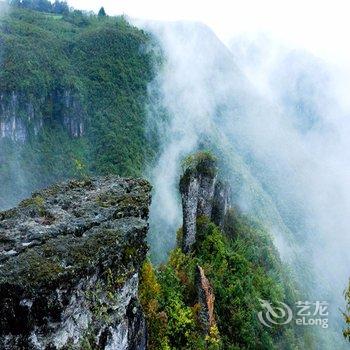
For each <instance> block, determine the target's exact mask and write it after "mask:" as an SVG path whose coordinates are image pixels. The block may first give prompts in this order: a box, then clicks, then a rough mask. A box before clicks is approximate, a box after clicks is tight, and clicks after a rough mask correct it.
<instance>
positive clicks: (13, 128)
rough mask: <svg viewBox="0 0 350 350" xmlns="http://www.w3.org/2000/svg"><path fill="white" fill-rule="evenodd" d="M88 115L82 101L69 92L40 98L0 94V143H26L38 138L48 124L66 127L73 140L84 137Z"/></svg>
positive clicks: (65, 91) (56, 92)
mask: <svg viewBox="0 0 350 350" xmlns="http://www.w3.org/2000/svg"><path fill="white" fill-rule="evenodd" d="M84 119H85V112H84V108H83V106H82V102H81V101H80V98H78V97H77V96H76V95H75V94H74V93H72V92H71V91H70V90H64V91H62V92H61V91H54V92H52V93H51V94H49V95H48V96H43V97H41V98H33V97H31V98H29V97H27V96H25V95H24V94H21V93H16V92H12V93H10V94H8V93H7V94H5V93H2V94H0V140H1V139H4V138H8V139H11V140H12V141H15V142H20V143H24V142H26V141H27V139H28V137H29V135H31V134H34V135H37V134H38V133H39V132H40V130H41V129H42V127H43V126H44V123H45V121H51V122H57V123H59V124H61V125H63V126H64V127H65V128H66V129H67V131H68V132H69V134H70V135H71V136H72V137H80V136H83V135H84V132H85V130H84Z"/></svg>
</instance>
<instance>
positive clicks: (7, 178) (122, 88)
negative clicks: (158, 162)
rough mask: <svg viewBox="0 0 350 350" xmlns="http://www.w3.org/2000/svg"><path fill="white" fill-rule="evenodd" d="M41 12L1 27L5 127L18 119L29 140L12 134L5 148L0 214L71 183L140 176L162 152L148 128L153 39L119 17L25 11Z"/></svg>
mask: <svg viewBox="0 0 350 350" xmlns="http://www.w3.org/2000/svg"><path fill="white" fill-rule="evenodd" d="M44 3H45V2H44ZM28 4H30V5H28ZM36 4H38V5H36ZM57 4H58V3H57ZM57 4H56V5H57ZM59 4H61V3H59ZM39 5H40V11H45V8H43V7H42V6H43V5H42V3H41V2H40V1H39V2H38V3H37V2H28V3H27V2H20V4H18V6H15V7H11V10H10V11H8V12H7V13H6V15H4V17H2V18H1V22H0V42H1V61H0V64H1V69H0V90H1V94H2V95H1V110H2V118H3V120H4V123H5V124H4V125H5V126H4V128H7V129H11V128H12V127H13V125H14V124H13V115H16V118H17V120H16V121H17V128H19V126H22V129H24V131H23V132H24V133H25V139H26V142H24V143H19V144H18V143H17V142H15V143H14V141H16V140H14V139H15V137H12V136H13V133H16V132H17V130H16V128H15V129H11V130H10V133H12V134H11V135H10V137H5V138H2V139H0V142H1V150H0V174H1V182H2V184H3V186H1V189H0V192H1V193H0V207H4V206H5V203H6V202H7V204H10V203H15V201H16V200H17V199H18V198H21V197H23V196H24V195H25V194H28V193H29V192H30V191H31V190H32V189H34V188H38V187H41V186H45V185H47V184H49V183H52V182H54V181H57V180H61V179H64V178H68V177H72V176H84V175H87V174H106V173H115V174H119V175H129V176H132V175H140V174H141V171H142V170H143V169H144V167H145V164H146V163H147V162H148V161H149V160H150V159H151V158H152V157H153V156H154V154H155V150H156V148H157V144H156V141H155V140H154V139H153V140H152V135H148V137H146V134H145V129H144V125H145V122H146V117H147V116H146V113H147V112H146V104H147V98H148V96H147V84H148V83H149V82H150V81H151V80H152V78H153V76H154V65H155V56H154V55H152V54H150V52H149V50H148V47H149V45H151V37H150V35H149V34H147V33H145V32H143V31H141V30H139V29H137V28H135V27H133V26H131V25H130V24H129V23H127V21H126V20H125V19H124V18H123V17H107V16H96V15H92V14H85V13H82V12H81V11H74V10H71V11H67V12H65V11H64V12H63V13H56V12H55V13H53V12H52V11H54V10H53V9H54V6H55V4H53V5H52V6H53V8H52V11H51V10H50V11H48V12H38V11H32V10H28V9H27V7H29V8H31V7H33V6H34V8H36V7H35V6H39ZM28 114H31V117H29V116H28ZM11 118H12V119H11ZM39 129H40V132H38V131H39ZM5 155H6V156H5ZM18 164H21V167H20V168H19V167H18Z"/></svg>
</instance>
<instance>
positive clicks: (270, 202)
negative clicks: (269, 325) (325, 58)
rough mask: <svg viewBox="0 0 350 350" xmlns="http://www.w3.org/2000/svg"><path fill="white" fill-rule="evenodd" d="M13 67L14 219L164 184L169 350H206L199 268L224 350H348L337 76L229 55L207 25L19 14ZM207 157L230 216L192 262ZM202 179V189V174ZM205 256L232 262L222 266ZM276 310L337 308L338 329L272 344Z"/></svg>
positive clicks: (264, 45) (159, 217)
mask: <svg viewBox="0 0 350 350" xmlns="http://www.w3.org/2000/svg"><path fill="white" fill-rule="evenodd" d="M0 59H1V60H0V183H1V186H0V209H5V208H8V207H11V206H13V205H14V204H17V202H18V201H19V200H20V199H23V198H24V197H26V196H28V195H29V193H30V192H32V191H34V190H38V189H40V188H42V187H45V186H48V185H51V184H53V183H55V182H58V181H62V180H67V179H71V178H77V179H86V178H88V177H91V176H98V175H111V174H113V175H120V176H127V177H140V176H144V177H146V178H148V179H149V180H150V182H151V184H152V186H153V194H152V198H153V199H152V204H151V208H150V231H149V233H148V238H147V239H148V242H149V244H150V257H151V260H152V262H153V263H154V264H155V265H158V264H160V263H164V266H161V267H160V268H159V269H157V267H154V268H153V267H152V265H151V264H150V262H145V265H144V267H143V268H142V269H141V272H140V276H141V277H142V278H141V282H142V283H141V290H143V293H144V294H142V293H141V294H142V295H141V302H142V303H143V307H144V308H145V310H146V318H147V317H148V322H150V324H151V327H154V329H153V328H151V330H150V332H154V333H152V334H153V336H154V335H155V336H154V338H152V339H153V340H154V339H156V338H157V337H158V336H159V339H163V340H164V343H163V345H162V346H163V347H158V348H159V349H160V348H169V346H170V348H174V349H178V348H184V349H185V348H186V349H199V348H200V346H203V348H206V346H207V345H208V344H207V343H206V341H204V342H203V339H202V337H201V336H199V334H200V331H199V330H198V329H197V328H196V327H197V326H195V325H197V323H196V321H195V320H196V317H197V316H196V313H195V308H196V304H195V297H194V295H196V294H195V288H196V286H195V284H196V283H197V282H198V281H197V280H195V279H194V274H195V271H197V270H195V269H196V268H197V267H196V265H197V264H198V265H199V264H201V265H203V266H204V267H205V269H207V272H208V273H207V275H208V276H209V279H210V280H211V281H212V282H213V284H214V294H215V293H217V300H218V302H217V310H218V311H217V314H216V317H217V318H218V329H216V331H218V332H219V333H220V332H221V336H220V337H221V338H220V337H219V336H217V335H212V334H209V335H210V336H212V338H210V339H212V340H213V344H211V345H213V347H212V348H213V349H214V348H215V349H216V348H217V347H215V346H219V345H218V344H221V345H220V346H222V348H225V349H226V348H227V349H228V348H230V349H231V348H232V349H239V348H242V349H243V348H254V347H255V348H266V349H272V348H279V346H282V345H281V344H284V345H283V346H287V345H285V338H286V339H292V340H290V341H291V342H292V341H293V342H294V341H295V343H293V344H294V345H293V344H288V345H289V346H290V348H296V347H293V346H308V347H310V348H315V349H316V348H322V349H331V348H332V346H334V344H336V346H337V348H339V349H341V348H342V347H343V345H344V344H343V339H342V336H341V327H342V315H341V314H340V312H339V310H338V309H339V307H342V306H343V296H342V291H343V289H344V286H345V285H346V283H347V278H348V271H347V266H348V263H349V258H348V254H347V246H348V243H349V241H348V238H347V235H346V232H347V229H348V227H349V225H348V224H349V222H348V220H349V219H347V215H346V213H347V209H348V208H350V203H349V199H348V197H347V196H346V193H350V192H347V191H348V186H347V184H348V181H347V180H346V171H343V169H346V170H350V169H348V166H347V163H346V158H347V156H348V154H347V152H348V151H347V149H348V148H347V147H346V146H347V141H346V140H347V134H346V131H347V129H346V128H341V127H339V125H347V124H346V122H345V120H346V118H345V117H346V115H345V114H344V112H343V111H342V109H341V106H339V105H338V102H337V99H336V96H335V94H333V93H332V91H333V87H334V85H333V81H332V80H331V74H330V69H331V68H329V67H328V66H327V64H326V63H325V62H322V61H320V60H318V59H316V58H315V57H313V56H312V55H309V54H308V53H305V52H304V51H299V50H285V49H284V48H283V49H281V48H280V47H279V46H278V44H274V43H271V42H268V41H266V40H265V39H259V40H258V41H257V42H253V43H252V42H249V40H247V39H246V38H241V39H237V40H236V41H235V42H233V43H232V45H231V46H230V48H228V47H227V46H225V45H224V44H223V43H222V42H221V41H220V40H219V39H218V38H217V36H216V35H215V34H214V33H213V32H212V31H211V30H210V29H209V28H208V27H206V26H205V25H203V24H200V23H191V22H174V23H160V22H147V23H144V22H139V21H135V22H134V25H132V24H130V23H129V22H128V20H127V19H126V18H124V17H108V16H103V17H101V16H95V15H93V14H85V13H82V12H80V11H68V12H67V11H65V12H64V13H47V12H36V11H31V10H28V9H23V8H17V7H11V8H10V10H8V11H7V13H5V14H4V15H3V16H2V17H1V19H0ZM333 115H335V116H336V117H337V121H341V122H343V123H338V124H336V123H335V122H333V121H332V120H333V119H332V117H333ZM341 150H344V151H343V152H341ZM195 152H199V153H198V154H199V155H201V154H205V155H206V157H209V158H210V159H211V157H213V158H215V160H216V161H217V171H218V174H217V175H218V179H220V181H222V183H223V184H225V186H226V185H227V188H229V190H227V192H228V193H230V198H229V199H227V202H229V203H231V209H232V211H231V212H230V213H231V214H230V215H231V216H230V218H229V220H228V226H227V227H225V228H223V227H221V226H220V225H219V224H217V223H215V222H214V221H213V220H212V218H210V217H209V218H207V221H206V220H205V219H203V218H201V215H198V216H195V218H194V222H192V225H193V226H196V225H197V219H198V225H199V227H198V232H199V234H200V235H201V236H200V237H202V238H203V241H199V242H198V246H199V247H201V248H198V250H195V251H194V252H193V254H192V255H191V256H187V255H186V254H184V253H186V252H181V245H179V239H180V240H181V232H183V231H181V230H183V228H181V226H182V224H183V209H182V206H181V198H182V199H183V196H184V194H183V192H181V191H180V192H179V180H180V177H181V176H185V175H186V171H187V170H186V169H187V167H188V166H189V169H190V170H191V169H192V170H193V169H197V168H196V167H197V166H198V164H197V163H196V162H197V160H196V159H197V158H196V156H193V158H191V157H190V160H191V162H194V164H195V165H193V164H191V162H188V158H187V157H188V156H189V155H191V154H193V153H195ZM201 152H204V153H201ZM206 152H209V153H206ZM208 154H210V156H208ZM211 155H213V156H211ZM186 159H187V162H186ZM193 159H194V161H193ZM199 159H201V158H199ZM184 160H185V161H184ZM200 162H201V160H199V164H201V163H200ZM192 170H191V171H192ZM201 170H203V169H202V168H201ZM215 171H216V170H215ZM194 173H195V174H197V175H198V179H199V180H198V179H197V180H196V179H195V180H193V181H194V182H196V181H198V183H201V181H202V176H203V174H201V172H200V171H198V169H197V170H195V172H194ZM204 174H206V172H204ZM192 175H193V174H192ZM334 178H337V179H338V180H339V181H338V182H337V183H335V182H334ZM215 181H216V180H215ZM224 188H226V187H224ZM188 191H189V190H188ZM198 191H200V190H198ZM203 191H204V190H203ZM204 192H205V193H209V192H210V190H208V188H206V189H205V191H204ZM206 199H208V198H206ZM109 204H111V205H113V203H109ZM182 204H183V203H182ZM33 205H34V206H35V205H36V204H35V203H34V204H33ZM37 211H38V212H39V214H40V208H39V209H38V208H37ZM196 214H197V212H196ZM225 215H226V213H225ZM201 220H202V221H201ZM335 222H336V227H334V223H335ZM179 228H180V230H179V231H178V236H177V237H176V231H177V230H178V229H179ZM179 237H180V238H179ZM237 238H239V239H237ZM210 240H213V241H210ZM203 242H206V243H205V244H213V247H216V248H217V247H219V248H220V249H219V248H218V249H217V250H215V252H214V253H215V254H214V253H213V254H212V255H211V250H210V249H211V246H206V245H205V244H204V243H203ZM215 243H217V245H215ZM216 248H215V249H216ZM179 249H180V250H179ZM130 251H132V247H130ZM169 256H170V259H169ZM222 262H225V263H222ZM221 263H222V264H221ZM230 264H231V265H232V266H231V265H230ZM235 264H238V265H239V268H236V265H235ZM138 266H139V265H138ZM215 269H218V271H219V270H220V269H221V270H220V275H219V276H216V275H215V273H213V271H214V272H215V271H216V270H215ZM257 271H258V272H257ZM196 273H197V272H196ZM225 276H228V277H227V281H228V282H226V280H225ZM247 276H248V277H247ZM249 276H251V279H249ZM202 277H203V276H202ZM204 277H205V276H204ZM204 277H203V279H202V282H203V281H206V280H205V279H204ZM205 278H207V277H205ZM260 278H261V279H260ZM196 281H197V282H196ZM252 281H253V282H252ZM203 283H204V282H203ZM236 283H237V284H236ZM204 284H205V283H204ZM231 286H234V288H232V289H230V288H231ZM242 286H244V287H242ZM142 288H144V289H142ZM215 288H216V289H215ZM245 288H247V289H245ZM246 291H247V293H246ZM151 292H152V293H153V292H154V294H152V295H150V294H149V293H151ZM229 293H236V294H235V295H233V296H231V295H229ZM246 295H249V297H251V298H253V299H254V300H253V303H250V300H248V299H247V298H246ZM235 297H236V304H234V303H233V304H231V302H232V300H234V298H235ZM270 297H271V298H272V299H273V300H274V301H276V302H277V301H278V298H280V299H281V300H280V301H284V302H288V303H290V302H293V301H297V299H296V298H300V299H299V300H301V299H303V300H327V301H329V302H330V303H331V304H332V305H331V307H330V309H331V315H330V320H331V321H332V325H331V326H330V327H329V329H328V330H324V329H321V330H317V329H316V330H311V331H310V333H309V332H306V331H305V333H304V331H303V332H301V331H300V333H298V330H297V329H294V328H293V327H292V328H291V330H290V333H288V332H289V331H288V332H286V333H283V335H282V336H281V334H282V333H279V330H278V328H273V329H272V330H266V329H263V328H262V325H261V324H259V323H258V322H256V317H255V316H256V315H255V314H254V312H255V311H256V310H255V309H254V308H252V307H251V304H252V305H255V306H256V307H258V301H259V298H260V299H264V298H270ZM225 300H226V301H225ZM174 301H175V303H174ZM226 304H227V305H230V307H227V308H226V307H225V305H226ZM235 307H237V308H236V309H235ZM245 309H248V310H249V311H247V313H245V312H246V311H245ZM174 310H175V311H174ZM231 313H232V315H231ZM164 314H165V315H166V317H165V316H164ZM237 315H238V316H237ZM163 316H164V317H163ZM226 317H227V319H226ZM168 320H170V321H169V323H167V322H168ZM229 322H234V326H235V327H237V329H238V330H236V329H235V330H234V331H233V330H232V329H230V327H231V326H230V325H229ZM227 324H228V326H227ZM214 330H215V329H214ZM157 332H159V333H157ZM186 332H187V333H186ZM169 333H170V334H169ZM214 333H215V332H214ZM287 333H288V334H287ZM183 334H191V336H190V337H187V338H186V337H183V336H182V335H183ZM215 334H216V333H215ZM252 334H253V335H252ZM254 334H258V336H257V338H254ZM289 336H290V338H289ZM191 337H192V338H193V339H194V340H193V339H192V338H191ZM232 337H234V339H231V338H232ZM218 339H221V340H222V342H221V340H220V341H218V342H216V340H218ZM192 340H193V343H190V341H192ZM194 341H196V343H195V342H194ZM287 342H288V341H287ZM157 344H158V343H157ZM164 344H167V346H168V347H165V345H164ZM174 344H175V345H174ZM198 344H201V345H198ZM203 344H204V345H203ZM305 344H307V345H305ZM315 344H316V345H315ZM318 344H322V347H318ZM157 346H160V345H157ZM171 346H172V347H171ZM229 346H230V347H229ZM158 348H157V347H154V349H158Z"/></svg>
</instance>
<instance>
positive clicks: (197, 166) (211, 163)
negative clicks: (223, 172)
mask: <svg viewBox="0 0 350 350" xmlns="http://www.w3.org/2000/svg"><path fill="white" fill-rule="evenodd" d="M184 166H185V170H184V173H183V175H182V177H181V179H180V192H181V197H182V210H183V240H182V242H183V246H182V249H183V251H184V252H185V253H188V252H189V251H191V248H192V246H193V244H194V243H195V242H196V220H197V218H198V217H200V216H206V217H208V218H209V219H212V221H213V222H214V223H215V224H217V225H218V226H222V225H223V224H224V218H225V215H226V212H227V210H228V208H229V202H230V189H229V187H228V186H227V185H226V184H224V183H222V182H221V181H220V180H219V179H218V177H217V168H216V160H215V159H214V158H213V157H212V156H211V155H210V154H208V153H205V152H202V153H198V154H196V155H195V156H193V157H190V158H189V159H187V161H186V162H185V164H184Z"/></svg>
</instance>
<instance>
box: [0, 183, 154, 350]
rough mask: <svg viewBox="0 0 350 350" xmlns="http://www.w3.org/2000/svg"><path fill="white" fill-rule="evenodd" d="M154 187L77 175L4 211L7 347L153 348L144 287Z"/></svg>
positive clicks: (0, 219)
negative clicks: (140, 296) (141, 293)
mask: <svg viewBox="0 0 350 350" xmlns="http://www.w3.org/2000/svg"><path fill="white" fill-rule="evenodd" d="M150 190H151V187H150V185H149V183H148V182H146V181H144V180H139V179H138V180H135V179H123V178H118V177H109V178H103V179H92V180H86V181H71V182H67V183H63V184H59V185H55V186H52V187H50V188H48V189H46V190H43V191H40V192H37V193H35V194H33V196H32V198H30V199H27V200H25V201H23V202H22V203H20V205H19V206H18V207H17V208H15V209H11V210H8V211H5V212H2V213H0V265H1V268H0V349H11V350H12V349H90V348H98V349H118V350H123V349H125V350H132V349H145V347H146V327H145V320H144V317H143V313H142V310H141V308H140V306H139V303H138V300H137V288H138V271H139V268H140V265H141V263H142V262H143V260H144V259H145V255H146V252H147V245H146V243H145V238H146V235H147V228H148V225H147V219H148V209H149V205H150Z"/></svg>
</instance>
